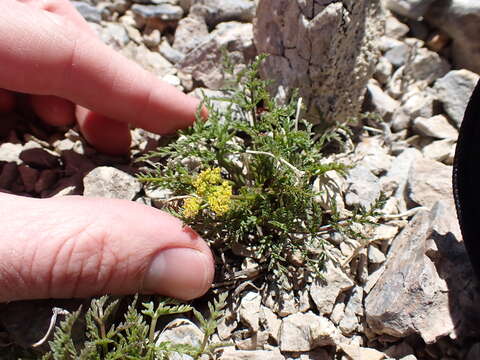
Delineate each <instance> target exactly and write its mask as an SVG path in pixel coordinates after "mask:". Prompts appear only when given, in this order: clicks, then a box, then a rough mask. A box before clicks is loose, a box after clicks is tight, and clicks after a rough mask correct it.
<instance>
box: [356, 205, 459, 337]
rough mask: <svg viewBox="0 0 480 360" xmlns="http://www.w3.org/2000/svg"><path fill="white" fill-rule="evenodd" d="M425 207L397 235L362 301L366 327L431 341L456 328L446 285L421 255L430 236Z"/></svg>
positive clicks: (382, 332)
mask: <svg viewBox="0 0 480 360" xmlns="http://www.w3.org/2000/svg"><path fill="white" fill-rule="evenodd" d="M430 226H431V219H430V213H429V212H428V211H425V210H423V211H419V212H418V213H417V215H415V217H414V218H413V219H412V221H411V222H410V224H409V226H408V227H406V228H405V229H404V230H403V231H402V233H401V234H400V235H399V236H398V237H397V238H396V239H395V241H394V242H393V245H392V247H391V249H390V252H389V254H388V259H387V262H386V266H385V270H384V272H383V273H382V275H381V276H380V278H379V279H378V281H377V283H376V285H375V287H374V288H373V289H372V290H371V291H370V293H369V294H368V296H367V297H366V299H365V312H366V320H367V323H368V326H369V327H370V328H371V329H372V330H373V331H374V332H376V333H378V334H388V335H392V336H395V337H407V336H409V335H410V334H415V333H419V334H420V336H422V338H423V340H424V341H425V342H426V343H432V342H434V341H435V340H436V339H438V338H440V337H441V336H445V335H448V334H449V333H450V332H452V331H453V329H454V324H453V322H452V318H451V315H450V310H449V300H448V291H447V289H448V288H447V284H446V282H445V280H443V279H442V278H440V276H439V275H438V273H437V271H436V269H435V265H434V264H433V262H432V261H431V260H430V259H429V258H428V257H426V256H425V243H426V240H427V238H428V237H429V235H430Z"/></svg>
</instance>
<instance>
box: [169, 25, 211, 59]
mask: <svg viewBox="0 0 480 360" xmlns="http://www.w3.org/2000/svg"><path fill="white" fill-rule="evenodd" d="M208 36H209V33H208V27H207V23H206V22H205V19H203V18H201V17H199V16H187V17H185V18H183V19H182V20H180V21H179V22H178V26H177V29H176V30H175V40H174V41H173V45H172V48H173V49H174V50H176V51H179V52H180V53H182V54H188V53H189V52H190V51H192V50H193V49H195V48H196V47H197V46H199V45H200V44H201V43H203V42H204V41H206V40H207V39H208Z"/></svg>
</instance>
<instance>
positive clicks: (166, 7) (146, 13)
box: [131, 3, 183, 21]
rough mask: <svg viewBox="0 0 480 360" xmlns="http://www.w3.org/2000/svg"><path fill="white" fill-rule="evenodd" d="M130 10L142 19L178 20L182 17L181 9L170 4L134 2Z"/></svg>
mask: <svg viewBox="0 0 480 360" xmlns="http://www.w3.org/2000/svg"><path fill="white" fill-rule="evenodd" d="M131 10H132V12H133V13H134V14H135V15H137V16H139V17H141V18H142V19H143V20H147V19H158V20H163V21H171V20H180V19H181V18H182V17H183V9H182V8H181V7H180V6H175V5H171V4H167V3H164V4H160V5H140V4H134V5H133V6H132V7H131Z"/></svg>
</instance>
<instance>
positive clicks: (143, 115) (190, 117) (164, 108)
mask: <svg viewBox="0 0 480 360" xmlns="http://www.w3.org/2000/svg"><path fill="white" fill-rule="evenodd" d="M0 33H1V34H4V35H2V40H1V41H0V63H2V70H1V72H0V87H3V88H7V89H9V90H14V91H19V92H26V93H33V94H38V95H56V96H60V97H63V98H66V99H68V100H70V101H72V102H74V103H77V104H80V105H82V106H84V107H86V108H89V109H91V110H93V111H95V112H98V113H101V114H103V115H105V116H107V117H110V118H113V119H116V120H118V121H121V122H129V123H131V124H132V125H134V126H138V127H142V128H144V129H146V130H149V131H152V132H156V133H160V134H163V133H171V132H173V131H175V130H176V129H178V128H184V127H187V126H189V125H191V124H192V123H193V121H194V120H195V112H196V109H197V106H198V100H197V99H195V98H193V97H190V96H187V95H185V94H184V93H182V92H181V91H179V90H178V89H176V88H175V87H173V86H171V85H169V84H167V83H165V82H162V81H160V80H159V79H158V78H156V77H155V76H154V75H153V74H151V73H149V72H147V71H146V70H144V69H142V68H141V67H140V66H139V65H138V64H135V63H134V62H131V61H129V60H128V59H126V58H124V57H123V56H122V55H120V54H119V53H117V52H115V51H114V50H112V49H110V48H109V47H108V46H106V45H104V44H103V43H102V42H101V41H100V40H98V39H96V38H95V37H92V36H90V34H88V33H85V32H83V31H81V30H80V29H79V28H78V27H77V26H75V25H74V24H73V23H71V22H69V21H68V20H65V19H64V18H62V17H59V16H58V15H56V14H52V13H47V12H44V11H42V10H39V9H35V8H31V7H28V6H26V5H25V4H22V3H18V2H16V1H12V0H2V1H1V3H0Z"/></svg>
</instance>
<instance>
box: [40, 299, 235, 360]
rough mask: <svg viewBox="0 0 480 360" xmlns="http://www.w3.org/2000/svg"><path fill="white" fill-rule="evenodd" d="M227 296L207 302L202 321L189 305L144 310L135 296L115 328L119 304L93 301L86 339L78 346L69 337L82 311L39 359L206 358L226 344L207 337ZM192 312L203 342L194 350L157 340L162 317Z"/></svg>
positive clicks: (164, 302) (168, 303)
mask: <svg viewBox="0 0 480 360" xmlns="http://www.w3.org/2000/svg"><path fill="white" fill-rule="evenodd" d="M225 299H226V293H225V294H223V295H220V296H219V297H218V299H217V300H215V301H214V302H213V303H209V305H208V306H209V310H210V316H209V317H208V318H207V319H205V318H204V316H203V315H202V314H200V313H199V312H198V311H197V310H195V309H193V308H192V307H191V306H190V305H185V304H181V303H179V302H178V301H176V300H173V299H165V298H164V299H160V301H159V302H158V305H157V306H155V304H154V302H153V301H151V302H148V303H143V304H142V306H143V310H141V311H138V309H137V297H135V299H134V300H133V302H132V303H131V304H130V305H129V307H128V310H127V311H126V313H125V314H124V321H123V322H121V323H119V324H115V323H114V322H113V321H112V319H111V317H112V314H113V313H114V311H115V309H116V307H117V306H118V300H114V301H109V298H108V297H107V296H103V297H101V298H99V299H93V300H92V302H91V306H90V308H89V309H88V311H87V312H86V314H85V322H86V332H85V336H86V339H85V340H84V341H83V342H81V343H80V344H76V343H75V341H74V339H73V328H74V325H75V324H76V322H77V320H78V319H79V317H80V316H81V309H79V310H77V311H76V312H74V313H72V314H70V315H68V316H67V317H66V319H65V320H64V321H63V322H62V323H61V324H60V326H59V327H57V328H56V330H55V333H54V339H53V341H51V342H50V343H49V345H50V349H51V351H49V352H48V353H47V354H45V355H44V356H43V358H42V359H43V360H47V359H54V360H96V359H112V360H113V359H130V360H162V359H168V358H169V356H170V355H172V353H179V354H185V355H189V356H191V357H192V358H193V359H199V358H200V356H202V355H204V354H206V355H207V356H209V357H213V351H214V350H215V349H217V348H219V347H222V346H225V345H227V344H214V343H212V342H211V335H212V334H213V333H214V332H215V330H216V328H217V320H218V319H219V317H220V316H221V314H222V310H223V308H224V307H225ZM190 311H193V312H194V315H195V318H196V319H197V320H198V322H199V325H200V329H201V330H202V333H203V334H204V335H203V338H202V339H201V343H200V344H199V345H198V346H194V345H192V344H174V343H172V342H169V341H163V342H159V340H158V336H159V334H160V333H159V332H157V331H156V330H157V322H158V320H159V318H160V317H162V316H166V315H177V314H182V313H187V312H190Z"/></svg>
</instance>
